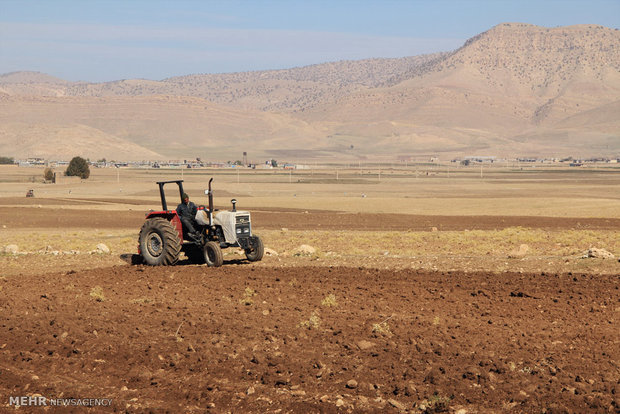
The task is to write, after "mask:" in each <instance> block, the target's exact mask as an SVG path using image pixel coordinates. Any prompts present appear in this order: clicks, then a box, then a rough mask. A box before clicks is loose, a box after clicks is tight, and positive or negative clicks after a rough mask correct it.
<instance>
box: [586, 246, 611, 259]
mask: <svg viewBox="0 0 620 414" xmlns="http://www.w3.org/2000/svg"><path fill="white" fill-rule="evenodd" d="M584 257H594V258H596V259H613V258H614V257H615V256H614V255H613V254H612V253H610V252H608V251H607V250H605V249H597V248H596V247H592V248H591V249H589V250H588V251H587V252H586V254H585V255H584Z"/></svg>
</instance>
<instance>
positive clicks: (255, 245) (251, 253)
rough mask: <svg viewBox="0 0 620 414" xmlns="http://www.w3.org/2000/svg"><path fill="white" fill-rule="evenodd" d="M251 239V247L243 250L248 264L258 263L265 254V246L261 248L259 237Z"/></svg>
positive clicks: (261, 242)
mask: <svg viewBox="0 0 620 414" xmlns="http://www.w3.org/2000/svg"><path fill="white" fill-rule="evenodd" d="M252 239H253V240H252V243H251V247H250V248H249V249H246V250H245V257H247V258H248V260H249V261H250V262H259V261H260V260H261V259H262V258H263V254H264V253H265V246H263V241H262V240H261V239H260V237H258V236H252Z"/></svg>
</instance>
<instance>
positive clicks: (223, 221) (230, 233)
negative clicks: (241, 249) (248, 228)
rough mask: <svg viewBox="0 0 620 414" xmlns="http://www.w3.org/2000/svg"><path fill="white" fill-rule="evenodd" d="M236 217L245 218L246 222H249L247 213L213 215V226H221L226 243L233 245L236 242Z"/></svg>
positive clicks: (222, 212) (230, 212)
mask: <svg viewBox="0 0 620 414" xmlns="http://www.w3.org/2000/svg"><path fill="white" fill-rule="evenodd" d="M238 216H246V217H247V220H248V221H249V220H250V212H249V211H220V212H217V213H215V217H213V224H215V225H216V226H222V230H224V238H225V239H226V243H235V242H236V241H237V235H236V234H235V226H236V224H237V217H238Z"/></svg>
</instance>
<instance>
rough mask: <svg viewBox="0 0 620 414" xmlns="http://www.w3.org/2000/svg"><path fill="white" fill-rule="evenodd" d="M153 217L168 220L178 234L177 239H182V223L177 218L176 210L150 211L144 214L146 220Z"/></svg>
mask: <svg viewBox="0 0 620 414" xmlns="http://www.w3.org/2000/svg"><path fill="white" fill-rule="evenodd" d="M153 217H162V218H165V219H166V220H168V221H169V222H170V223H171V224H172V225H173V226H174V228H175V229H176V231H177V233H178V234H179V239H181V240H183V225H182V224H181V219H180V218H179V215H178V214H177V212H176V210H166V211H150V212H149V213H148V214H147V215H146V219H147V220H148V219H150V218H153Z"/></svg>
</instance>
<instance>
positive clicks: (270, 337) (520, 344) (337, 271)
mask: <svg viewBox="0 0 620 414" xmlns="http://www.w3.org/2000/svg"><path fill="white" fill-rule="evenodd" d="M96 286H98V287H100V288H101V292H102V294H103V296H104V299H103V301H98V300H97V298H96V295H95V293H94V292H95V291H94V290H93V289H94V288H95V287H96ZM0 288H2V296H1V297H0V369H1V375H0V394H1V395H3V396H4V397H3V398H4V399H5V400H4V401H2V402H1V404H2V406H5V407H7V406H8V401H7V400H8V396H20V395H33V394H40V395H42V396H45V397H48V398H56V397H63V398H70V397H74V398H84V397H93V398H113V399H114V402H113V408H112V409H110V411H115V412H125V411H128V412H145V411H148V412H151V411H155V412H203V411H204V410H205V408H212V410H213V411H214V412H223V411H232V412H257V413H258V412H277V411H278V410H284V412H340V411H342V412H347V411H352V410H354V411H359V412H364V411H366V412H376V411H384V410H385V411H393V412H396V411H403V410H412V411H416V412H417V411H420V409H421V408H422V405H425V407H426V409H427V412H434V411H440V409H443V408H445V409H449V410H450V411H455V410H459V409H465V410H466V411H465V412H497V411H504V410H506V411H509V410H512V411H514V412H545V410H547V412H614V411H615V412H617V411H618V409H620V384H619V381H620V367H619V364H618V361H619V360H620V334H619V333H618V332H619V331H618V329H617V327H618V315H619V312H620V303H619V302H620V290H619V289H620V279H619V278H618V277H617V276H591V275H585V274H561V275H556V274H511V273H504V274H501V275H497V274H488V273H448V272H444V273H440V272H437V273H427V272H419V271H414V270H404V271H392V270H374V269H363V268H337V267H336V268H329V267H323V268H314V267H313V268H307V267H299V268H273V267H262V266H253V265H250V264H244V263H242V262H239V263H227V266H224V267H222V268H217V269H212V268H206V267H202V266H179V267H172V268H170V267H168V268H151V267H142V266H129V265H127V266H116V267H111V268H100V269H94V270H89V271H81V272H66V273H63V274H48V275H24V276H22V277H11V278H7V279H0ZM330 294H332V295H334V298H335V302H336V306H327V304H322V303H323V302H324V300H325V299H326V298H328V295H330ZM325 303H326V302H325ZM373 328H374V329H373Z"/></svg>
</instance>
